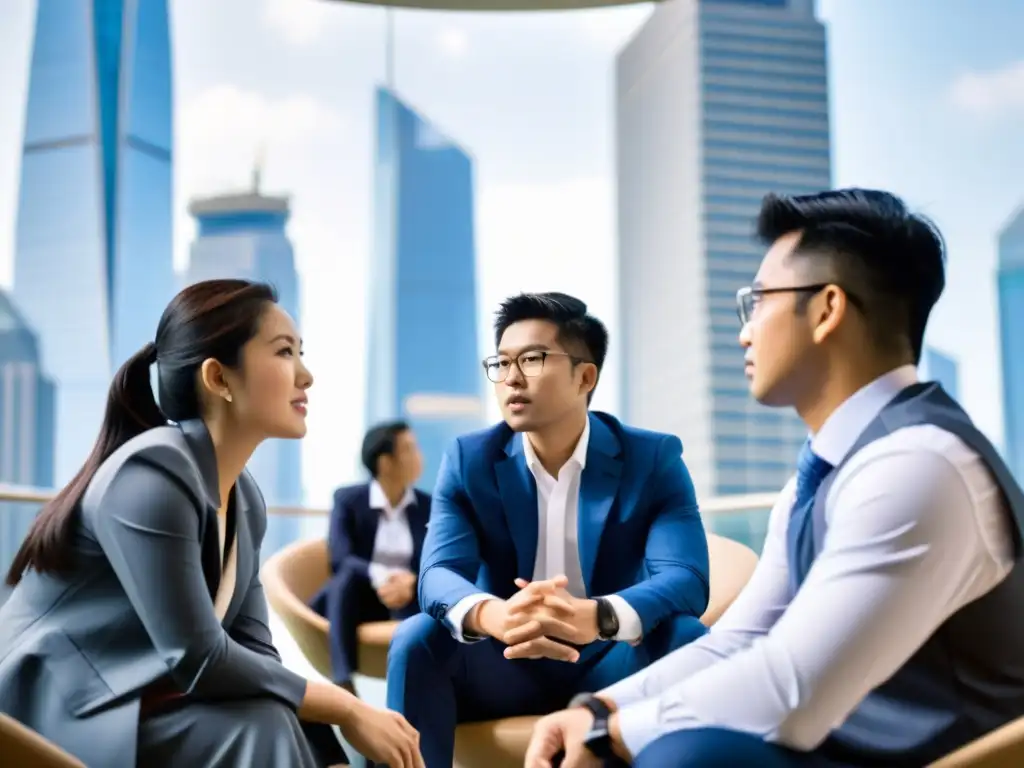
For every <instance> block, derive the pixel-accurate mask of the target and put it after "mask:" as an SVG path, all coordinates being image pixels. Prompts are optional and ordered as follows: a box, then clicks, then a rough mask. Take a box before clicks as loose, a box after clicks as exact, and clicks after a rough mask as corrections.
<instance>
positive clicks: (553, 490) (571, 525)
mask: <svg viewBox="0 0 1024 768" xmlns="http://www.w3.org/2000/svg"><path fill="white" fill-rule="evenodd" d="M589 445H590V420H589V419H588V420H587V423H586V426H584V427H583V434H582V435H580V439H579V441H578V442H577V443H576V448H575V449H574V450H573V453H572V456H570V457H569V460H568V461H567V462H566V463H565V464H564V465H563V466H562V468H561V469H560V470H559V471H558V477H553V476H552V475H551V474H549V473H548V471H547V470H546V469H544V465H543V464H541V463H540V459H538V458H537V452H536V451H535V450H534V449H533V445H532V444H531V443H530V436H529V435H528V434H524V435H523V454H524V455H525V458H526V465H527V467H529V469H530V472H531V473H533V477H534V479H535V480H536V481H537V523H538V524H537V554H536V558H535V560H534V567H533V580H534V581H540V580H543V579H551V578H554V577H555V576H558V575H560V574H565V576H566V577H567V578H568V579H569V584H568V586H567V587H566V589H567V591H568V592H569V594H571V595H572V596H574V597H579V598H583V597H586V596H587V591H586V587H585V586H584V584H583V569H582V566H581V565H580V551H579V542H578V538H579V533H578V529H577V521H578V518H579V499H580V480H581V478H582V475H583V469H584V468H585V467H586V466H587V447H588V446H589ZM493 599H497V598H495V597H494V596H493V595H489V594H486V593H483V592H481V593H477V594H474V595H469V596H468V597H465V598H463V599H462V600H460V601H459V602H457V603H456V604H455V605H454V606H452V608H451V609H450V610H449V611H448V621H449V623H450V624H451V626H452V627H454V628H455V630H456V631H455V632H454V633H453V634H454V636H455V638H456V639H457V640H460V641H462V642H471V641H472V640H476V639H478V638H467V637H466V636H465V635H464V634H463V632H462V630H463V624H464V623H465V621H466V616H467V615H468V614H469V612H470V611H471V610H472V609H473V607H474V606H476V605H478V604H479V603H482V602H483V601H484V600H493ZM607 600H608V602H609V603H611V606H612V609H613V610H614V611H615V615H616V617H617V618H618V620H619V632H618V634H616V636H615V638H614V639H615V640H624V641H626V642H636V641H637V640H639V639H640V636H641V634H642V633H643V624H642V623H641V621H640V615H639V614H638V613H637V612H636V610H635V609H634V608H633V606H631V605H630V604H629V603H627V602H626V601H625V600H623V599H622V598H621V597H619V596H618V595H608V596H607Z"/></svg>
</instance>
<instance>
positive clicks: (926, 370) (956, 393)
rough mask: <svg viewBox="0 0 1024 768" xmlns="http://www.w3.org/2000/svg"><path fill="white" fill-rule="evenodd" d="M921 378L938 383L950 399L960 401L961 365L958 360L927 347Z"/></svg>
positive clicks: (923, 356)
mask: <svg viewBox="0 0 1024 768" xmlns="http://www.w3.org/2000/svg"><path fill="white" fill-rule="evenodd" d="M920 371H921V378H922V379H926V380H928V381H937V382H939V384H941V385H942V388H943V389H944V390H946V392H947V393H948V394H949V396H950V397H952V398H953V399H954V400H959V399H960V364H959V363H957V361H956V358H955V357H952V356H951V355H947V354H946V353H945V352H940V351H939V350H937V349H936V348H935V347H931V346H926V347H925V348H924V350H923V353H922V354H921V365H920Z"/></svg>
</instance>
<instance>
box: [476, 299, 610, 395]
mask: <svg viewBox="0 0 1024 768" xmlns="http://www.w3.org/2000/svg"><path fill="white" fill-rule="evenodd" d="M523 320H546V321H547V322H549V323H552V324H554V325H555V326H556V327H557V328H558V343H559V344H561V345H562V346H563V347H564V348H565V350H566V351H567V352H571V353H573V354H574V355H577V356H579V357H583V358H585V359H587V360H589V361H590V362H592V363H593V364H594V365H596V366H597V372H598V376H600V373H601V368H602V367H603V366H604V359H605V357H606V356H607V354H608V329H607V328H605V327H604V323H602V322H601V321H600V320H598V319H597V318H596V317H594V316H593V315H588V314H587V305H586V304H585V303H584V302H582V301H580V300H579V299H577V298H576V297H574V296H569V295H568V294H565V293H557V292H551V293H520V294H519V295H518V296H512V297H511V298H508V299H505V301H503V302H502V303H501V306H500V307H499V308H498V311H497V313H496V315H495V318H494V344H495V346H498V345H499V344H501V337H502V336H504V335H505V331H507V330H508V328H509V326H511V325H513V324H514V323H519V322H522V321H523ZM593 396H594V391H593V390H591V391H590V394H589V395H588V396H587V402H590V399H591V398H592V397H593Z"/></svg>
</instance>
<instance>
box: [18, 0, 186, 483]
mask: <svg viewBox="0 0 1024 768" xmlns="http://www.w3.org/2000/svg"><path fill="white" fill-rule="evenodd" d="M28 83H29V85H28V97H27V101H26V105H25V109H24V112H23V113H21V119H22V120H23V121H24V126H25V128H24V137H23V141H22V159H21V176H20V184H19V188H18V189H19V197H18V203H17V221H16V227H15V242H14V274H13V278H14V279H13V296H14V301H15V304H16V305H17V306H18V309H19V311H20V312H21V313H22V314H23V315H24V317H25V319H26V321H27V322H28V324H29V325H30V326H31V327H32V329H33V330H34V332H35V333H36V334H38V336H39V340H40V348H41V350H42V355H43V364H44V367H45V369H46V371H47V372H48V373H49V375H51V376H53V378H54V379H55V380H56V382H57V385H58V390H57V420H58V423H59V424H60V425H61V427H60V432H59V434H58V438H57V447H56V451H57V456H56V472H55V478H56V481H57V482H58V483H65V482H67V481H68V480H70V479H71V477H72V476H73V475H74V474H75V473H76V472H77V471H78V469H79V468H80V467H81V465H82V463H83V462H84V461H85V458H86V456H88V454H89V451H90V450H91V448H92V445H93V442H94V441H95V440H96V435H97V433H98V431H99V425H100V421H101V419H102V416H103V410H104V407H105V405H106V398H107V390H108V388H109V386H110V379H111V377H112V375H113V373H114V372H115V371H116V370H117V368H119V367H120V365H121V364H122V363H123V362H124V361H125V360H127V359H128V358H129V357H131V355H133V354H135V352H137V351H138V350H139V348H140V347H142V345H143V344H145V343H146V342H147V341H151V340H152V338H153V334H154V333H155V330H156V324H157V321H158V320H159V318H160V313H161V312H162V311H163V307H164V306H165V305H166V304H167V302H168V301H169V300H170V298H171V296H172V295H173V290H174V273H173V254H172V248H171V245H172V241H171V237H172V215H173V214H172V191H171V181H172V177H171V173H172V171H171V153H172V150H173V141H172V120H173V118H172V115H173V105H172V94H171V90H172V86H171V52H170V28H169V19H168V15H167V5H166V0H153V1H152V2H145V3H134V2H128V0H118V1H116V2H100V0H92V2H83V3H76V4H74V5H73V6H72V7H71V8H70V9H69V8H67V7H65V6H64V5H61V4H58V3H40V4H39V5H38V9H37V16H36V23H35V34H34V38H33V43H32V54H31V65H30V69H29V77H28Z"/></svg>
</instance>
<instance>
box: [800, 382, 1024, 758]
mask: <svg viewBox="0 0 1024 768" xmlns="http://www.w3.org/2000/svg"><path fill="white" fill-rule="evenodd" d="M924 424H932V425H935V426H937V427H940V428H941V429H943V430H945V431H947V432H951V433H952V434H954V435H956V436H957V437H959V438H960V439H961V440H962V441H963V442H964V443H965V444H966V445H967V446H969V447H970V448H971V449H973V450H974V451H976V452H977V453H978V454H979V455H980V456H981V458H982V459H984V461H985V462H986V463H987V464H988V466H989V468H990V469H991V471H992V474H993V475H994V477H995V479H996V482H997V483H998V484H999V485H1000V486H1001V488H1002V491H1003V494H1004V496H1005V498H1006V501H1007V503H1008V507H1009V509H1010V512H1011V514H1012V516H1013V523H1014V532H1015V545H1016V563H1017V564H1016V566H1015V567H1014V568H1013V570H1012V571H1010V574H1009V576H1007V578H1006V579H1005V580H1004V581H1003V582H1002V583H1000V584H999V586H997V587H996V588H995V589H993V590H992V591H991V592H989V593H987V594H986V595H984V596H983V597H981V598H979V599H978V600H975V601H974V602H973V603H971V604H969V605H967V606H964V607H963V608H961V609H960V610H959V611H958V612H957V613H955V614H954V615H953V616H951V617H950V618H949V619H948V620H947V621H946V622H945V623H944V624H943V625H942V626H941V627H939V629H938V630H937V631H936V632H935V634H933V635H932V636H931V637H930V638H929V639H928V641H927V642H926V643H925V644H924V645H923V646H922V647H921V648H920V649H919V650H918V651H917V653H915V654H914V655H913V657H911V658H910V659H909V660H908V661H907V663H906V664H904V665H903V667H902V668H901V669H899V670H898V671H897V672H896V674H894V675H893V676H892V677H891V678H890V679H889V680H887V681H886V682H885V683H883V684H882V685H880V686H878V687H877V688H875V689H874V690H873V691H872V692H871V693H870V694H868V696H867V698H866V699H865V700H864V701H863V702H862V703H861V704H860V705H859V706H858V707H857V708H856V709H855V710H854V711H853V712H852V713H851V714H850V716H849V717H848V718H847V719H846V721H845V722H844V723H843V724H842V725H841V726H840V727H839V728H837V729H836V730H835V731H833V733H832V735H831V736H830V737H829V739H828V740H827V741H826V742H825V744H824V745H822V748H821V751H822V753H823V755H824V756H826V757H830V758H832V759H834V760H836V761H838V762H840V763H843V764H846V765H856V766H876V765H877V766H887V767H890V766H891V767H892V768H896V767H897V766H923V765H927V764H928V763H930V762H932V761H933V760H935V759H937V758H939V757H941V756H943V755H945V754H948V753H949V752H951V751H953V750H955V749H956V748H958V747H960V746H962V745H964V744H966V743H968V742H970V741H972V740H974V739H976V738H978V737H979V736H982V735H984V734H985V733H988V732H989V731H992V730H994V729H996V728H999V727H1000V726H1001V725H1003V724H1005V723H1007V722H1009V721H1011V720H1014V719H1016V718H1018V717H1021V716H1024V610H1022V609H1024V567H1021V556H1022V550H1021V536H1022V531H1024V493H1022V491H1021V488H1020V486H1019V485H1018V484H1017V481H1016V480H1014V478H1013V476H1012V475H1011V474H1010V471H1009V470H1008V469H1007V468H1006V465H1005V464H1004V463H1003V461H1002V459H1001V458H1000V457H999V454H998V453H997V452H996V450H995V448H993V447H992V444H991V443H990V442H989V441H988V439H987V438H986V437H985V436H984V435H982V434H981V432H979V431H978V430H977V429H976V428H975V427H974V424H973V423H972V422H971V420H970V417H968V416H967V414H966V413H964V411H963V409H962V408H961V407H960V406H959V405H958V404H957V403H956V402H955V401H954V400H952V399H951V398H950V397H949V396H948V395H947V394H946V393H945V392H944V391H943V390H942V388H941V387H940V386H939V385H938V384H936V383H922V384H915V385H913V386H910V387H908V388H906V389H905V390H903V391H902V392H901V393H900V394H899V395H897V396H896V398H895V399H894V400H893V401H892V402H891V403H889V404H888V405H887V406H886V407H885V408H884V409H883V410H882V412H881V413H880V414H879V415H878V416H877V417H876V418H875V420H874V421H872V422H871V423H870V424H869V425H868V426H867V427H866V428H865V429H864V432H863V433H861V435H860V437H859V438H858V439H857V441H856V443H855V444H854V446H853V448H852V449H851V450H850V452H849V453H848V454H847V456H846V458H845V459H843V461H842V462H841V463H840V464H839V466H838V467H836V468H835V469H834V470H833V471H832V473H831V474H830V475H829V476H828V477H827V478H826V479H825V481H824V482H823V483H822V485H821V487H820V488H819V490H818V493H817V495H816V497H815V500H814V510H813V513H812V514H813V525H814V547H815V557H817V554H818V553H819V552H820V551H821V548H822V543H823V541H824V538H825V529H826V523H825V499H826V498H827V496H828V492H829V488H830V487H831V485H832V482H833V481H834V480H835V477H836V474H837V473H838V471H839V469H841V468H842V466H843V464H845V463H846V462H847V461H849V460H850V457H851V456H853V454H855V453H856V452H857V451H859V450H861V449H862V448H864V447H865V446H866V445H868V444H869V443H871V442H874V441H875V440H877V439H879V438H881V437H885V436H886V435H888V434H890V433H891V432H895V431H896V430H898V429H901V428H903V427H910V426H916V425H924ZM967 513H968V511H967V510H964V514H967ZM798 567H799V566H798ZM803 575H806V574H803Z"/></svg>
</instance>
